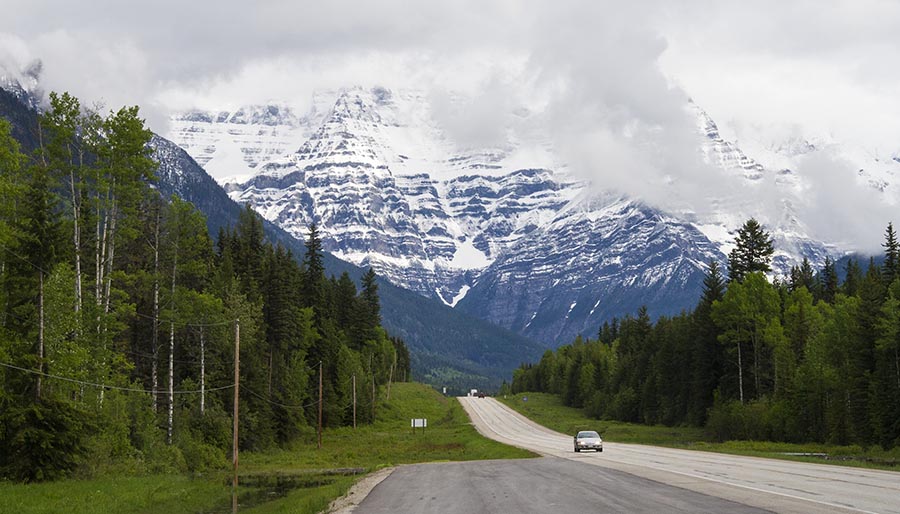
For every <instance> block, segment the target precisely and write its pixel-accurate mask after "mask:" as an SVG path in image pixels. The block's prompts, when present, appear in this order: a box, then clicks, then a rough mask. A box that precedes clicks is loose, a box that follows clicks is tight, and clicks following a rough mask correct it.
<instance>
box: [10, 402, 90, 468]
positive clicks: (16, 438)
mask: <svg viewBox="0 0 900 514" xmlns="http://www.w3.org/2000/svg"><path fill="white" fill-rule="evenodd" d="M93 428H94V427H93V425H92V423H91V422H90V418H89V416H88V415H87V413H85V412H84V411H82V410H80V409H79V408H78V407H77V406H76V405H74V404H72V403H69V402H66V401H60V400H54V399H50V398H47V399H44V400H41V401H39V402H33V401H29V400H25V401H24V404H14V403H13V402H11V401H6V402H4V405H0V475H2V476H3V477H4V478H8V479H11V480H15V481H19V482H35V481H42V480H54V479H57V478H62V477H65V476H67V475H69V474H71V473H72V471H74V470H75V468H76V467H77V466H78V463H79V460H80V459H81V457H82V456H83V455H84V454H85V450H86V446H85V436H86V435H87V434H88V433H90V431H91V430H93Z"/></svg>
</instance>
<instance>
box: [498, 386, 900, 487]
mask: <svg viewBox="0 0 900 514" xmlns="http://www.w3.org/2000/svg"><path fill="white" fill-rule="evenodd" d="M523 397H525V398H527V400H523ZM498 399H499V400H500V401H501V402H503V403H504V404H506V405H508V406H509V407H512V408H513V409H515V410H516V411H518V412H519V413H521V414H522V415H524V416H525V417H527V418H529V419H531V420H532V421H535V422H536V423H538V424H541V425H543V426H545V427H547V428H550V429H552V430H556V431H557V432H562V433H563V434H573V435H574V434H575V432H577V431H578V430H597V431H598V432H600V435H601V436H603V439H604V440H605V441H609V442H617V443H633V444H647V445H654V446H666V447H669V448H682V449H690V450H702V451H710V452H717V453H729V454H734V455H747V456H752V457H766V458H776V459H783V460H794V461H800V462H813V463H818V464H834V465H842V466H852V467H863V468H871V469H882V470H888V471H900V447H897V448H894V449H892V450H889V451H885V450H883V449H881V447H880V446H873V447H869V448H862V447H860V446H856V445H851V446H835V445H827V444H819V443H805V444H795V443H777V442H771V441H725V442H723V443H718V442H714V441H713V440H712V439H711V438H710V437H709V436H708V435H707V434H706V433H705V432H704V430H703V429H702V428H698V427H686V426H677V427H667V426H663V425H652V426H650V425H639V424H635V423H623V422H620V421H611V420H597V419H591V418H588V417H587V416H585V414H584V412H582V410H581V409H576V408H573V407H567V406H565V405H563V404H562V400H561V399H560V398H559V397H558V396H556V395H552V394H547V393H520V394H516V395H508V396H506V397H499V398H498Z"/></svg>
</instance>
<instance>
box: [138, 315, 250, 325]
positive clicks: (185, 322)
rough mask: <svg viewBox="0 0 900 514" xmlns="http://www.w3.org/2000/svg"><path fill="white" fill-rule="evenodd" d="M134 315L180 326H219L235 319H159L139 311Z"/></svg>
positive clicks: (228, 323) (229, 323) (230, 322)
mask: <svg viewBox="0 0 900 514" xmlns="http://www.w3.org/2000/svg"><path fill="white" fill-rule="evenodd" d="M134 315H135V316H137V317H139V318H144V319H150V320H156V321H157V322H158V323H161V324H167V323H174V324H175V325H179V326H182V327H221V326H225V325H232V324H234V322H235V321H236V320H233V319H232V320H226V321H217V322H215V323H190V322H187V321H175V320H169V319H159V318H156V317H153V316H150V315H147V314H141V313H140V312H135V313H134Z"/></svg>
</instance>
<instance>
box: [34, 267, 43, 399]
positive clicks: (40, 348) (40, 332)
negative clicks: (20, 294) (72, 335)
mask: <svg viewBox="0 0 900 514" xmlns="http://www.w3.org/2000/svg"><path fill="white" fill-rule="evenodd" d="M38 275H39V276H40V279H39V282H38V284H39V285H38V372H39V373H43V372H44V272H43V270H39V271H38ZM41 378H42V377H41V375H37V380H36V381H35V398H36V399H37V400H38V401H40V400H41Z"/></svg>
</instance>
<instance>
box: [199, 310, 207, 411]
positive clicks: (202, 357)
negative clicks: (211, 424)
mask: <svg viewBox="0 0 900 514" xmlns="http://www.w3.org/2000/svg"><path fill="white" fill-rule="evenodd" d="M205 412H206V340H205V339H204V337H203V327H200V415H201V416H202V415H203V414H204V413H205Z"/></svg>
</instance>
